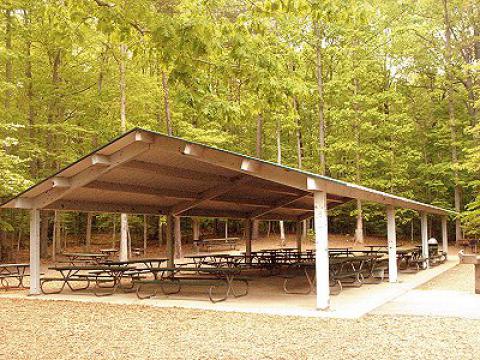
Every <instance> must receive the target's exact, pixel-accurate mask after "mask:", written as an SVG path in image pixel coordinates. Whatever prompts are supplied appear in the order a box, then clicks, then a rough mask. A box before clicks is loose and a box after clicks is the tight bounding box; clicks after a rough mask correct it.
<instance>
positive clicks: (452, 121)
mask: <svg viewBox="0 0 480 360" xmlns="http://www.w3.org/2000/svg"><path fill="white" fill-rule="evenodd" d="M448 7H449V4H448V0H443V10H444V25H445V75H446V78H447V83H446V98H447V108H448V118H449V125H450V141H451V145H450V147H451V148H450V150H451V159H452V167H453V177H454V183H455V188H454V197H455V200H454V201H455V211H457V212H458V213H460V212H461V210H462V186H461V184H460V179H459V174H458V166H459V161H458V149H457V121H456V118H455V108H454V103H453V74H452V69H451V66H452V63H451V62H452V49H451V37H452V30H451V24H450V12H449V9H448ZM461 239H462V228H461V223H460V218H459V217H458V216H457V218H456V219H455V241H456V242H457V244H458V242H459V241H460V240H461Z"/></svg>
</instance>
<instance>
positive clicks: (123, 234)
mask: <svg viewBox="0 0 480 360" xmlns="http://www.w3.org/2000/svg"><path fill="white" fill-rule="evenodd" d="M119 259H120V261H127V260H128V218H127V214H120V251H119Z"/></svg>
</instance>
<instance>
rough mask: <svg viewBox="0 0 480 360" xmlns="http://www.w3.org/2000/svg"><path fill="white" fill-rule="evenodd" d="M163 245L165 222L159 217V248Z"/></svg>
mask: <svg viewBox="0 0 480 360" xmlns="http://www.w3.org/2000/svg"><path fill="white" fill-rule="evenodd" d="M162 245H163V222H162V217H161V216H159V217H158V246H159V247H160V246H162Z"/></svg>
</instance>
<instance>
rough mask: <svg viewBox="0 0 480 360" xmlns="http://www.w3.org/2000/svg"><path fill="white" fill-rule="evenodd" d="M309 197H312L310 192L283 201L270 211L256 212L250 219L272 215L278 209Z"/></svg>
mask: <svg viewBox="0 0 480 360" xmlns="http://www.w3.org/2000/svg"><path fill="white" fill-rule="evenodd" d="M309 195H310V193H309V192H304V193H303V194H301V195H299V196H296V197H294V198H288V199H282V200H280V201H278V202H277V203H276V204H274V205H273V206H271V207H270V208H268V209H258V210H256V211H254V212H252V213H251V214H250V216H249V217H250V218H252V219H256V218H259V217H261V216H263V215H266V214H268V213H271V212H273V211H275V210H278V209H280V208H283V207H285V206H287V205H290V204H292V203H294V202H295V201H297V200H300V199H303V198H305V197H307V196H309Z"/></svg>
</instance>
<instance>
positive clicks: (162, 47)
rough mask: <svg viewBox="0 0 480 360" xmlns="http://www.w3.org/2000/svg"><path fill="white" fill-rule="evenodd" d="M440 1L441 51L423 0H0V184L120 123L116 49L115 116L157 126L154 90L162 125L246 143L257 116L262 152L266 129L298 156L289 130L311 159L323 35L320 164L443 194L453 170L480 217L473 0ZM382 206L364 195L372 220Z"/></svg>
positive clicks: (5, 190)
mask: <svg viewBox="0 0 480 360" xmlns="http://www.w3.org/2000/svg"><path fill="white" fill-rule="evenodd" d="M102 5H107V6H102ZM448 5H449V8H450V12H451V19H452V31H453V33H454V37H453V40H452V61H451V63H447V62H446V60H445V59H446V55H445V54H446V53H445V51H446V50H445V41H444V36H443V35H444V32H445V25H444V14H443V7H442V4H441V2H436V1H431V0H422V1H402V2H398V1H394V0H389V1H384V2H375V1H367V0H364V1H347V2H339V1H334V0H328V1H304V0H292V1H278V0H268V1H257V0H254V1H248V2H244V1H240V2H232V1H226V0H215V1H201V0H181V1H161V2H159V1H154V0H138V1H123V0H122V1H119V0H109V1H100V2H97V1H94V0H85V1H68V2H65V1H63V2H59V1H56V0H46V1H22V0H10V1H8V2H7V3H5V4H2V5H1V6H0V11H1V12H2V17H1V20H0V24H1V25H0V39H1V41H0V68H1V69H2V71H1V75H0V99H1V100H2V102H1V104H0V135H1V136H2V137H1V139H0V140H1V147H0V170H1V172H0V173H1V181H0V197H9V196H12V195H13V194H15V193H17V192H19V191H21V190H23V189H25V188H27V187H28V186H29V185H30V184H32V183H33V182H35V181H37V180H39V179H40V178H43V177H45V176H47V175H50V174H52V173H53V172H54V171H56V170H57V169H59V168H60V167H62V166H64V165H66V164H68V163H69V162H71V161H72V160H74V159H76V158H78V157H79V156H81V155H82V154H85V153H86V152H87V151H90V150H91V149H93V148H95V147H97V146H99V145H101V144H102V143H104V142H106V141H107V140H109V139H111V138H112V137H114V136H116V135H118V133H119V131H120V87H119V79H120V76H119V66H120V63H121V62H122V61H124V62H125V64H126V83H127V84H126V89H127V90H126V98H127V106H126V108H127V127H129V128H131V127H134V126H141V127H145V128H148V129H153V130H159V131H161V132H167V110H166V108H165V104H166V100H167V101H168V103H169V107H170V116H171V121H172V128H173V133H174V134H175V135H177V136H182V137H185V138H188V139H192V140H195V141H199V142H203V143H207V144H211V145H214V146H218V147H222V148H227V149H231V150H236V151H240V152H243V153H247V154H252V155H253V154H255V147H256V130H257V129H256V127H257V118H258V117H259V116H261V117H262V118H263V129H262V132H263V134H264V137H263V143H262V145H263V157H264V158H266V159H268V160H273V161H276V158H277V155H276V152H277V144H276V138H275V136H274V134H275V133H276V131H277V127H279V128H280V130H281V145H282V157H283V158H282V161H283V163H285V164H286V165H290V166H297V164H298V152H297V140H298V139H297V137H298V135H299V134H300V135H301V140H302V141H301V145H302V148H301V151H302V164H303V167H304V168H306V169H308V170H312V171H320V165H319V160H318V159H319V154H320V153H321V149H320V146H319V138H318V133H319V121H318V118H319V102H320V96H319V92H318V83H317V80H318V73H317V58H316V56H317V50H318V46H320V53H321V55H322V63H323V64H322V65H323V69H322V71H321V74H322V77H323V85H324V94H323V101H324V109H325V110H324V113H325V124H326V150H325V154H326V172H327V175H330V176H332V177H335V178H339V179H343V180H349V181H354V182H357V183H361V184H363V185H366V186H370V187H373V188H376V189H379V190H383V191H388V192H392V193H395V194H398V195H402V196H407V197H410V198H415V199H418V200H421V201H425V202H429V203H433V204H437V205H441V206H445V207H449V208H453V192H454V186H455V183H456V182H459V184H460V185H461V186H462V187H463V188H464V193H463V199H462V200H463V202H464V203H465V204H468V203H470V205H468V206H467V208H466V209H467V213H466V215H465V216H464V219H465V224H466V226H467V228H468V230H469V231H470V232H472V231H473V232H475V231H478V228H479V226H478V221H479V220H478V218H479V211H480V199H479V198H478V195H477V194H478V181H479V173H480V155H479V154H480V151H479V150H480V148H479V145H478V144H479V141H478V139H479V137H480V129H479V126H478V120H479V117H480V115H478V112H479V111H478V107H479V106H480V102H479V100H478V99H479V93H480V88H479V86H480V85H479V84H480V80H479V78H480V75H479V65H478V64H480V59H476V58H475V52H474V45H475V44H478V42H479V41H480V40H479V39H478V35H477V37H475V36H474V35H472V34H473V30H472V29H474V28H475V27H477V30H478V24H479V23H480V12H479V9H478V4H475V2H474V1H469V0H454V1H453V0H452V1H451V2H449V3H448ZM7 12H9V14H10V17H7V16H6V15H7ZM8 24H9V26H7V25H8ZM318 28H319V29H320V31H319V32H318V33H316V32H315V29H318ZM8 29H9V30H8ZM9 39H10V44H11V45H10V46H9V45H7V43H8V42H9V41H7V40H9ZM120 44H124V45H126V46H127V47H128V52H127V56H126V58H125V59H122V56H121V54H120V50H119V49H120ZM7 47H9V48H8V49H7ZM8 66H11V69H12V75H11V77H10V78H7V71H6V69H7V67H8ZM29 69H30V70H29ZM447 69H448V70H451V72H452V73H453V75H454V77H455V79H454V81H453V85H451V86H452V87H453V91H452V93H453V102H454V112H455V119H454V125H453V126H452V123H451V120H450V119H449V114H448V109H447V97H446V89H447V87H448V86H450V84H449V82H448V81H447V80H448V79H447V77H446V70H447ZM164 82H165V83H164ZM167 93H168V95H167ZM294 101H295V102H296V104H297V106H296V107H294ZM476 124H477V125H476ZM475 125H476V128H475ZM452 127H453V128H454V130H453V132H454V134H455V135H456V138H455V140H453V138H452ZM452 147H455V148H456V149H458V161H457V162H456V164H454V161H453V160H452ZM455 170H456V171H455ZM455 172H457V173H458V179H456V178H455ZM336 211H338V212H340V213H342V212H343V214H344V215H348V214H350V212H351V211H353V208H349V207H345V209H343V210H342V209H341V208H340V209H337V210H336ZM381 213H382V210H381V209H378V208H377V207H375V206H371V207H368V206H367V207H366V208H365V216H366V218H368V219H371V220H372V221H380V220H378V219H380V217H381V216H380V214H381ZM398 216H399V217H400V221H401V222H404V223H406V222H407V221H408V220H409V219H411V218H412V217H413V216H414V214H413V213H412V212H400V213H399V214H398Z"/></svg>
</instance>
